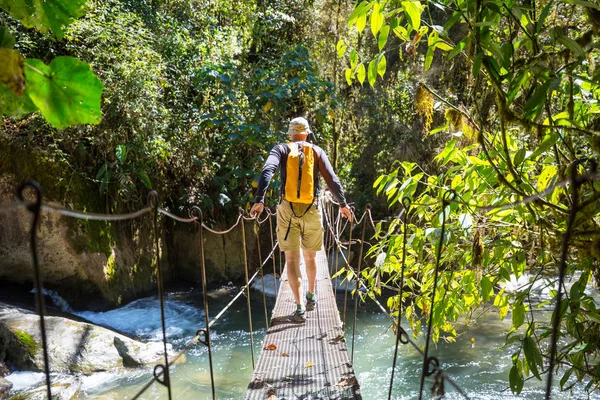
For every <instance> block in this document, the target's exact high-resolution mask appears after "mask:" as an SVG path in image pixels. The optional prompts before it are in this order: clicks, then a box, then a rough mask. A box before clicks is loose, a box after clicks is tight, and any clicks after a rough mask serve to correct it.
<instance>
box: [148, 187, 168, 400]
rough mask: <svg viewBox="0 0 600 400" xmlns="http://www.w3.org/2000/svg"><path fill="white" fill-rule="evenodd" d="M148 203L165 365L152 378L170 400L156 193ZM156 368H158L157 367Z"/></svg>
mask: <svg viewBox="0 0 600 400" xmlns="http://www.w3.org/2000/svg"><path fill="white" fill-rule="evenodd" d="M148 203H149V206H150V207H151V208H152V228H153V233H154V251H155V254H156V258H155V260H156V280H157V286H158V300H159V302H160V322H161V325H162V335H163V349H164V352H165V365H164V367H163V368H162V369H163V374H164V379H163V380H160V379H159V378H158V375H157V368H155V369H154V376H155V377H156V379H157V380H158V382H160V383H161V384H163V385H164V386H166V387H167V393H168V395H169V400H171V398H172V397H171V379H170V376H169V354H168V353H167V326H166V322H165V304H164V302H165V299H164V286H163V279H162V271H161V269H160V246H159V243H158V193H156V191H154V190H153V191H151V192H150V193H149V194H148ZM156 367H159V365H157V366H156Z"/></svg>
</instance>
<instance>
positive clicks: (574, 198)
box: [545, 160, 583, 400]
mask: <svg viewBox="0 0 600 400" xmlns="http://www.w3.org/2000/svg"><path fill="white" fill-rule="evenodd" d="M579 164H580V161H579V160H576V161H575V162H573V164H572V165H571V183H572V184H573V193H572V195H571V210H570V212H569V219H568V220H567V229H566V230H565V232H564V233H563V238H562V247H561V257H560V265H559V278H558V293H557V295H556V306H555V308H554V316H553V317H554V318H553V320H552V340H551V344H550V363H549V366H548V381H547V384H546V397H545V398H546V399H547V400H548V399H550V398H551V397H552V375H553V373H554V371H553V370H554V361H555V359H556V344H557V341H558V329H559V327H560V319H561V314H562V292H563V291H562V289H563V286H564V280H565V273H566V270H567V256H568V253H569V241H570V240H571V233H572V231H573V224H574V223H575V217H576V216H577V212H578V211H579V187H580V186H581V184H582V183H583V182H582V181H581V179H579V176H578V174H577V167H579Z"/></svg>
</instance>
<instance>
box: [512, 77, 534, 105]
mask: <svg viewBox="0 0 600 400" xmlns="http://www.w3.org/2000/svg"><path fill="white" fill-rule="evenodd" d="M528 78H529V71H525V70H521V71H519V72H517V75H516V76H515V77H514V78H513V79H512V80H511V81H510V85H509V87H508V103H509V104H510V103H512V101H513V100H514V99H515V97H516V96H517V94H518V93H519V90H520V89H521V87H522V86H523V84H524V83H525V82H526V81H527V79H528Z"/></svg>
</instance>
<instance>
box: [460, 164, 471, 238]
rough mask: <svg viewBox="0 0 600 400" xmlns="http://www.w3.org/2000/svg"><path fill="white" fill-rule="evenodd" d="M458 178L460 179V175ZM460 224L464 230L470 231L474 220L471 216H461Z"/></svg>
mask: <svg viewBox="0 0 600 400" xmlns="http://www.w3.org/2000/svg"><path fill="white" fill-rule="evenodd" d="M457 176H458V177H460V175H457ZM458 223H459V224H460V227H461V228H462V229H463V230H465V231H470V230H471V228H472V227H473V218H471V214H467V213H465V214H461V215H459V216H458Z"/></svg>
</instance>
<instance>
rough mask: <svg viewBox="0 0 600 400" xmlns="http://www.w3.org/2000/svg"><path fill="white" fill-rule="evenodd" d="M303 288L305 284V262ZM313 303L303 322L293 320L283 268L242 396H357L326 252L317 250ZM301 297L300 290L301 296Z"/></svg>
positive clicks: (254, 399)
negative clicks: (315, 293) (246, 389)
mask: <svg viewBox="0 0 600 400" xmlns="http://www.w3.org/2000/svg"><path fill="white" fill-rule="evenodd" d="M301 268H302V273H303V277H304V279H303V290H306V288H307V281H306V272H305V270H304V264H302V265H301ZM316 292H317V297H318V301H317V306H316V308H315V310H314V311H307V312H306V322H304V323H296V322H292V321H291V319H290V316H291V315H292V314H293V312H294V311H295V309H296V304H295V302H294V297H293V295H292V292H291V289H290V286H289V283H288V281H287V271H286V269H284V271H283V276H282V284H281V288H280V290H279V294H278V296H277V301H276V303H275V308H274V310H273V317H272V318H271V327H270V328H269V329H268V330H267V333H266V335H265V339H264V342H263V348H264V347H265V346H269V345H271V344H273V345H275V346H276V349H275V350H264V349H263V350H262V353H261V355H260V358H259V360H258V363H257V365H256V368H255V369H254V372H253V374H252V380H251V382H250V384H249V385H248V392H247V394H246V399H247V400H258V399H261V400H262V399H269V400H276V399H278V400H284V399H299V398H301V399H306V400H308V399H327V400H329V399H331V400H333V399H362V397H361V395H360V387H359V385H358V382H357V381H356V377H355V375H354V368H353V366H352V365H351V363H350V357H349V355H348V349H347V347H346V342H345V340H344V336H343V330H342V321H341V319H340V314H339V311H338V309H337V305H336V301H335V297H334V295H333V289H332V286H331V279H330V276H329V271H328V267H327V259H326V257H325V253H324V252H323V251H320V252H319V253H317V281H316ZM301 295H302V296H304V293H302V294H301Z"/></svg>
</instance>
